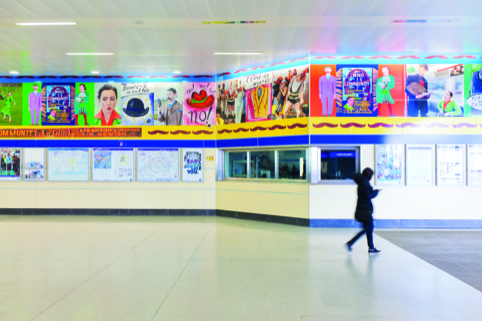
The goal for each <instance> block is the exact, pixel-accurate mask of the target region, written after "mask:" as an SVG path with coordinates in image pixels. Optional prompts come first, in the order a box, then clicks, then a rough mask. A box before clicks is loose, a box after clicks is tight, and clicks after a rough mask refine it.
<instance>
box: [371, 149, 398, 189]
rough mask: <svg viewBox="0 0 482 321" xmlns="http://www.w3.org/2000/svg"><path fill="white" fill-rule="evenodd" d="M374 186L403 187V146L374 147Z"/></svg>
mask: <svg viewBox="0 0 482 321" xmlns="http://www.w3.org/2000/svg"><path fill="white" fill-rule="evenodd" d="M375 184H376V185H379V186H383V185H391V186H401V185H403V145H375Z"/></svg>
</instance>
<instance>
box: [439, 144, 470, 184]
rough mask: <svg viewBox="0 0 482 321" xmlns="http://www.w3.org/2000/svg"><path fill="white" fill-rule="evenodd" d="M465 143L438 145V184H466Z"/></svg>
mask: <svg viewBox="0 0 482 321" xmlns="http://www.w3.org/2000/svg"><path fill="white" fill-rule="evenodd" d="M464 154H465V145H451V144H440V145H437V185H439V186H444V185H455V186H462V185H464V170H465V166H464V163H465V157H464Z"/></svg>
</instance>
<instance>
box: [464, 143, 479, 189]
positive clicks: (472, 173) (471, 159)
mask: <svg viewBox="0 0 482 321" xmlns="http://www.w3.org/2000/svg"><path fill="white" fill-rule="evenodd" d="M467 148H468V149H467V158H468V159H467V166H468V167H467V175H468V177H467V185H469V186H481V185H482V145H480V144H469V145H468V146H467Z"/></svg>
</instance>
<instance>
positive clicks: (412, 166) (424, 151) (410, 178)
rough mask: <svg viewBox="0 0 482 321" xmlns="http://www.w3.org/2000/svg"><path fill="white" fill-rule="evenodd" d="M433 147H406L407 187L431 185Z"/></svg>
mask: <svg viewBox="0 0 482 321" xmlns="http://www.w3.org/2000/svg"><path fill="white" fill-rule="evenodd" d="M433 154H434V147H433V145H407V156H406V160H407V162H406V166H405V167H406V171H407V185H412V186H414V185H419V186H430V185H433Z"/></svg>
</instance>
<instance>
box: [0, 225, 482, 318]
mask: <svg viewBox="0 0 482 321" xmlns="http://www.w3.org/2000/svg"><path fill="white" fill-rule="evenodd" d="M355 232H356V231H355V230H353V229H309V228H304V227H296V226H287V225H280V224H270V223H259V222H253V221H242V220H236V219H228V218H216V217H75V216H71V217H67V216H64V217H55V216H45V217H29V216H24V217H20V216H0V284H1V286H0V320H9V321H10V320H49V321H52V320H69V321H73V320H89V321H93V320H102V321H106V320H136V321H138V320H169V321H177V320H223V321H227V320H263V321H265V320H273V321H278V320H279V321H294V320H298V321H326V320H333V321H347V320H349V321H355V320H357V321H358V320H393V321H402V320H411V321H415V320H417V321H418V320H421V321H428V320H430V321H435V320H437V321H438V320H451V321H453V320H455V321H459V320H460V321H463V320H481V319H482V304H481V303H482V293H481V292H479V291H477V290H476V289H474V288H472V287H470V286H468V285H466V284H465V283H463V282H461V281H459V280H457V279H456V278H454V277H452V276H450V275H448V274H447V273H445V272H443V271H441V270H439V269H437V268H435V267H434V266H432V265H430V264H428V263H426V262H425V261H423V260H421V259H419V258H418V257H416V256H414V255H412V254H410V253H408V252H406V251H404V250H402V249H400V248H398V247H396V246H395V245H392V244H391V243H389V242H388V241H385V240H384V239H382V238H380V237H378V236H375V244H376V245H377V247H379V248H381V249H383V253H381V254H380V255H378V256H369V255H368V254H367V252H366V243H365V242H364V240H361V241H359V243H357V244H356V245H355V247H354V254H353V256H349V255H347V253H346V252H345V251H344V248H343V247H342V244H343V243H344V242H345V241H346V240H348V238H349V237H351V236H352V235H353V234H354V233H355Z"/></svg>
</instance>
